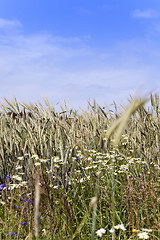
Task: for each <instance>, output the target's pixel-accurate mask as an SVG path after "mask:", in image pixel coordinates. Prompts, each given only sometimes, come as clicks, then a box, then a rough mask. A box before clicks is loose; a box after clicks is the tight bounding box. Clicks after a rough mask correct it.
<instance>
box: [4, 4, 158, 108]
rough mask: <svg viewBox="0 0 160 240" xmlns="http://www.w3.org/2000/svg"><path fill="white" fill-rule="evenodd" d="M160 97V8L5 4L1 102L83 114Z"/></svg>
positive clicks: (146, 6)
mask: <svg viewBox="0 0 160 240" xmlns="http://www.w3.org/2000/svg"><path fill="white" fill-rule="evenodd" d="M137 91H138V92H139V94H140V95H141V96H142V97H143V96H146V95H147V96H149V95H150V93H151V92H156V93H158V94H159V92H160V1H159V0H152V1H151V0H123V1H122V0H121V1H120V0H92V1H91V0H23V1H22V0H12V1H11V0H0V102H4V98H7V99H8V100H13V99H14V97H16V99H17V101H19V102H25V103H27V104H29V103H36V102H43V99H42V97H47V98H48V100H49V102H50V103H51V104H52V105H53V106H55V107H56V106H58V105H59V104H62V105H63V103H64V101H65V102H68V106H69V107H70V108H72V107H73V108H76V109H78V108H83V109H85V108H86V106H87V105H88V101H90V102H91V103H92V102H93V100H94V99H95V100H96V102H97V103H98V104H99V105H100V106H104V103H106V104H107V105H110V104H112V103H113V101H115V102H116V103H117V104H121V103H122V102H126V101H128V99H129V98H130V95H131V96H133V95H134V94H135V93H136V92H137Z"/></svg>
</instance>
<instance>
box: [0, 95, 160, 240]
mask: <svg viewBox="0 0 160 240" xmlns="http://www.w3.org/2000/svg"><path fill="white" fill-rule="evenodd" d="M147 101H150V103H151V104H150V107H147V106H146V102H147ZM44 104H45V106H44V105H43V104H41V103H40V102H39V103H35V104H30V105H27V104H25V103H19V102H17V100H16V99H14V100H13V101H9V100H7V99H5V103H1V104H0V109H1V112H0V239H53V240H54V239H55V240H65V239H70V240H73V239H75V240H76V239H77V240H78V239H79V240H82V239H83V240H85V239H86V240H87V239H91V240H93V239H95V240H96V239H112V240H117V239H118V240H120V239H121V240H123V239H124V240H137V239H150V240H158V239H160V149H159V148H160V100H159V96H158V95H157V94H155V95H151V96H150V97H149V99H147V100H146V99H138V98H136V97H135V98H133V99H132V98H130V100H128V105H127V106H125V105H123V106H116V104H115V103H114V104H113V105H112V109H113V110H110V107H108V106H107V105H105V107H101V106H99V105H98V104H97V103H96V102H95V101H94V102H93V103H90V102H89V103H88V109H87V110H81V112H80V113H79V112H78V111H77V110H75V109H69V108H68V106H67V105H66V104H64V106H60V107H61V111H59V112H58V113H57V112H56V111H55V109H54V107H53V106H52V105H51V104H50V103H49V102H48V100H47V99H46V98H44Z"/></svg>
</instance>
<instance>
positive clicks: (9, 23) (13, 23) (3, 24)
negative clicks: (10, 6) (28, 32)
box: [0, 18, 22, 29]
mask: <svg viewBox="0 0 160 240" xmlns="http://www.w3.org/2000/svg"><path fill="white" fill-rule="evenodd" d="M20 26H22V24H21V23H20V22H19V21H17V20H6V19H3V18H0V28H1V29H6V28H13V27H20Z"/></svg>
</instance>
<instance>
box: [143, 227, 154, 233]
mask: <svg viewBox="0 0 160 240" xmlns="http://www.w3.org/2000/svg"><path fill="white" fill-rule="evenodd" d="M142 231H143V232H147V233H149V232H152V229H147V228H142Z"/></svg>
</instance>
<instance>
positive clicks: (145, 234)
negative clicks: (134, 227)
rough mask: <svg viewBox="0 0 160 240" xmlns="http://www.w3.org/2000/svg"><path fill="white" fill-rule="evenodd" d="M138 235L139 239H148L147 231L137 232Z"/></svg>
mask: <svg viewBox="0 0 160 240" xmlns="http://www.w3.org/2000/svg"><path fill="white" fill-rule="evenodd" d="M138 237H139V239H148V238H149V236H148V233H146V232H142V233H138Z"/></svg>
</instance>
